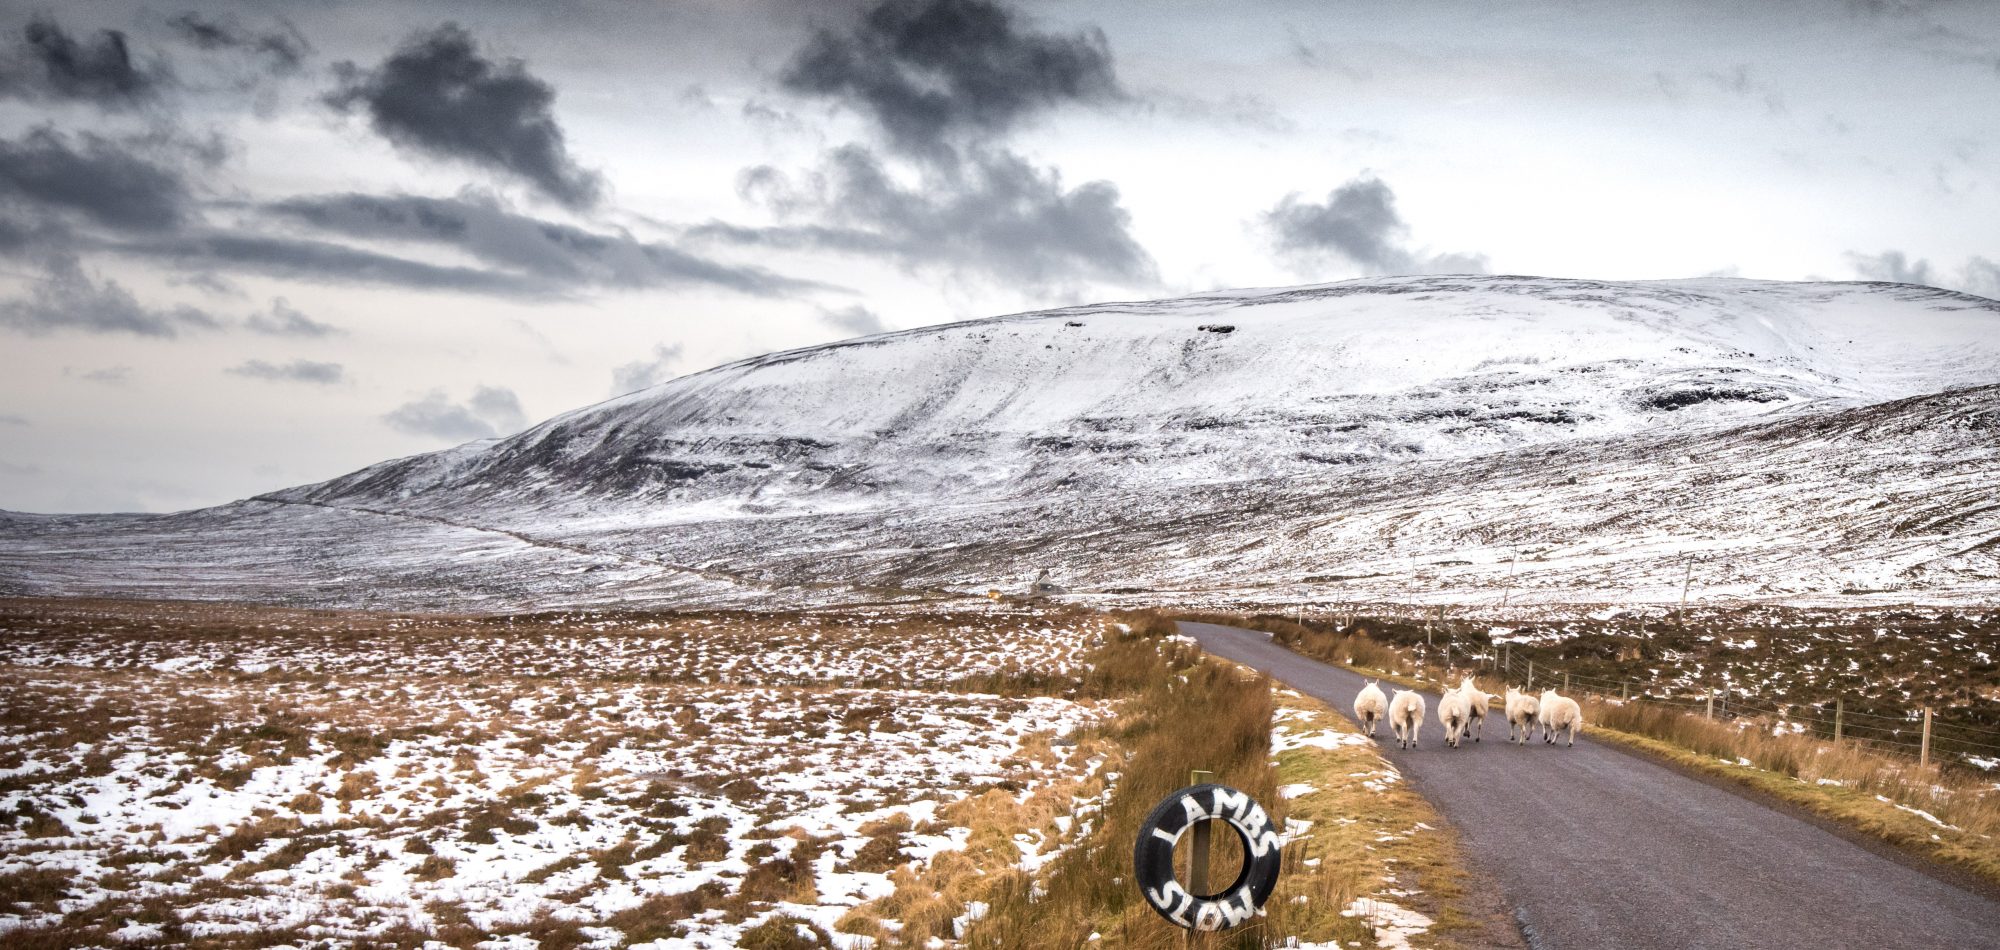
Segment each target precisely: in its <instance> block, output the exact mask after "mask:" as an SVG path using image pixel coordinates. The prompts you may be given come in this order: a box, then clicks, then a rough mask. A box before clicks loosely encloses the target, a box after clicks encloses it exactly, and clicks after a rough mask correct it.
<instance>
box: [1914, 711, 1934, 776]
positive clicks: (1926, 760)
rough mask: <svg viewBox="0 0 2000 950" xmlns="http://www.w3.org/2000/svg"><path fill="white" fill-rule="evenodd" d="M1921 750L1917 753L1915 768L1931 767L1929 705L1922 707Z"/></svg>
mask: <svg viewBox="0 0 2000 950" xmlns="http://www.w3.org/2000/svg"><path fill="white" fill-rule="evenodd" d="M1922 750H1923V751H1921V752H1918V753H1917V768H1920V769H1927V768H1930V767H1931V707H1929V706H1925V707H1924V744H1923V746H1922Z"/></svg>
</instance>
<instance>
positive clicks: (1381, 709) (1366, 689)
mask: <svg viewBox="0 0 2000 950" xmlns="http://www.w3.org/2000/svg"><path fill="white" fill-rule="evenodd" d="M1375 683H1376V681H1375V680H1369V681H1368V685H1366V686H1363V687H1361V695H1359V696H1356V697H1354V720H1355V721H1356V722H1359V723H1361V728H1362V730H1363V731H1365V732H1367V733H1368V734H1369V735H1371V736H1372V735H1374V734H1375V727H1376V726H1377V725H1380V724H1381V722H1382V715H1383V714H1384V713H1386V712H1388V711H1389V697H1387V696H1384V695H1382V687H1380V686H1377V685H1375Z"/></svg>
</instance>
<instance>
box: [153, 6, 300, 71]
mask: <svg viewBox="0 0 2000 950" xmlns="http://www.w3.org/2000/svg"><path fill="white" fill-rule="evenodd" d="M167 25H168V27H169V28H170V29H172V30H173V32H174V35H175V36H178V37H179V38H180V39H181V40H182V41H184V42H186V43H188V44H190V45H192V46H194V47H195V48H197V49H203V50H210V51H219V50H227V51H231V52H240V53H245V54H248V55H250V56H254V57H256V58H258V59H260V60H262V61H263V63H264V65H265V67H266V68H268V69H269V70H270V71H271V72H273V73H276V74H278V75H290V74H292V73H296V72H298V71H299V67H301V66H303V65H304V64H305V58H306V55H307V54H308V53H311V52H312V44H311V43H308V42H306V38H305V36H304V35H302V34H301V33H299V31H298V28H297V27H295V26H293V25H292V24H291V22H290V21H288V20H285V19H283V18H280V19H279V20H278V25H277V27H276V28H275V29H271V30H266V31H263V32H258V31H256V30H252V29H249V28H246V27H245V26H243V24H242V23H240V22H238V21H237V19H236V18H235V17H233V16H228V15H224V16H222V17H211V16H209V15H207V14H202V13H197V12H194V11H192V10H190V11H188V12H187V13H183V14H181V15H180V16H177V17H174V18H173V19H172V20H169V21H168V22H167Z"/></svg>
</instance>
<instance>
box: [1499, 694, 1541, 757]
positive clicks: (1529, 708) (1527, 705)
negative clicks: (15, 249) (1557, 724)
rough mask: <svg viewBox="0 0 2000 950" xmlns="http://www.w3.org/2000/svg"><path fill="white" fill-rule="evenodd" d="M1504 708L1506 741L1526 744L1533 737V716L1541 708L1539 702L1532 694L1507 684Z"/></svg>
mask: <svg viewBox="0 0 2000 950" xmlns="http://www.w3.org/2000/svg"><path fill="white" fill-rule="evenodd" d="M1506 709H1507V741H1509V742H1512V743H1515V744H1517V745H1526V744H1527V742H1528V740H1529V739H1533V738H1534V737H1535V716H1536V715H1537V714H1538V713H1539V712H1540V710H1541V703H1540V702H1539V701H1537V700H1536V699H1535V697H1534V696H1533V695H1532V694H1530V693H1524V692H1521V691H1520V690H1518V689H1515V688H1514V687H1512V686H1509V687H1507V705H1506ZM1517 732H1518V733H1519V734H1518V736H1517V735H1516V733H1517Z"/></svg>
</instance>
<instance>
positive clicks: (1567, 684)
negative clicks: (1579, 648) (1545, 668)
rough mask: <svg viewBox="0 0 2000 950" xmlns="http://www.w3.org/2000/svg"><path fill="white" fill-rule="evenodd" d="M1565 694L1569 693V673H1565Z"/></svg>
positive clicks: (1566, 671) (1565, 671)
mask: <svg viewBox="0 0 2000 950" xmlns="http://www.w3.org/2000/svg"><path fill="white" fill-rule="evenodd" d="M1563 692H1565V693H1567V692H1569V671H1568V670H1564V671H1563Z"/></svg>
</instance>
